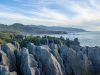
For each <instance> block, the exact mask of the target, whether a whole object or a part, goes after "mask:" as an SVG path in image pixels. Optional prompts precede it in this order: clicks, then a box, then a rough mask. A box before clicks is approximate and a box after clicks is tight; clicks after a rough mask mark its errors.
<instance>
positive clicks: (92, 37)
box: [40, 32, 100, 47]
mask: <svg viewBox="0 0 100 75" xmlns="http://www.w3.org/2000/svg"><path fill="white" fill-rule="evenodd" d="M44 35H46V34H44ZM44 35H40V36H44ZM48 36H53V37H60V36H63V37H64V38H69V39H71V40H73V39H74V38H78V39H79V41H80V44H81V46H90V47H94V46H100V32H79V33H75V34H74V33H71V34H64V35H48Z"/></svg>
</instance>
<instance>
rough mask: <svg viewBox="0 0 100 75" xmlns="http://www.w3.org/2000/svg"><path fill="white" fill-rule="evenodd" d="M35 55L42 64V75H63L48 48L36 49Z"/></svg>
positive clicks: (40, 47)
mask: <svg viewBox="0 0 100 75" xmlns="http://www.w3.org/2000/svg"><path fill="white" fill-rule="evenodd" d="M36 55H37V58H38V60H39V61H40V62H41V64H42V71H43V73H44V75H63V73H62V70H61V66H60V64H59V63H58V61H57V59H56V58H55V57H54V56H53V54H51V53H50V48H49V47H48V46H39V47H37V49H36Z"/></svg>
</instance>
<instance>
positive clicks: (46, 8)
mask: <svg viewBox="0 0 100 75" xmlns="http://www.w3.org/2000/svg"><path fill="white" fill-rule="evenodd" d="M0 23H2V24H8V25H10V24H13V23H22V24H31V25H47V26H62V27H74V28H83V29H86V30H91V31H100V0H0Z"/></svg>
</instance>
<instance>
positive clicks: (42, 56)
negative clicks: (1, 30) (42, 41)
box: [0, 42, 100, 75]
mask: <svg viewBox="0 0 100 75" xmlns="http://www.w3.org/2000/svg"><path fill="white" fill-rule="evenodd" d="M0 75H100V47H81V46H79V45H75V46H74V45H71V46H70V47H68V46H66V45H64V44H62V45H59V44H55V43H53V44H52V43H51V44H48V45H41V46H36V45H34V44H33V43H28V45H27V47H26V48H22V49H21V48H20V46H19V45H16V42H14V45H13V44H11V43H7V44H2V45H1V50H0Z"/></svg>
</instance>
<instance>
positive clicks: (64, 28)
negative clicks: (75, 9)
mask: <svg viewBox="0 0 100 75" xmlns="http://www.w3.org/2000/svg"><path fill="white" fill-rule="evenodd" d="M39 28H45V29H48V30H53V31H55V30H56V31H65V32H67V33H76V32H86V30H84V29H79V28H68V27H59V26H52V27H48V26H42V25H40V26H39Z"/></svg>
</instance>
